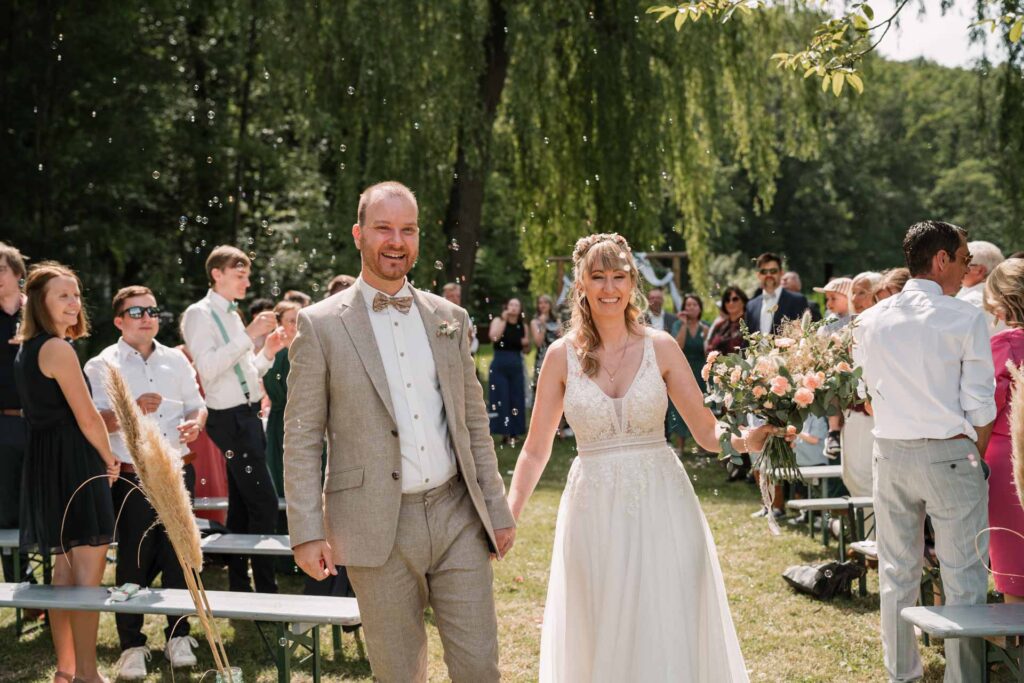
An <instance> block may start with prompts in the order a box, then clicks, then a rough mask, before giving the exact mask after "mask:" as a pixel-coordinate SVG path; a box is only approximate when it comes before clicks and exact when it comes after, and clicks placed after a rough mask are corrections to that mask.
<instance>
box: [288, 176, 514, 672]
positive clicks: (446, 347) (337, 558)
mask: <svg viewBox="0 0 1024 683" xmlns="http://www.w3.org/2000/svg"><path fill="white" fill-rule="evenodd" d="M418 211H419V210H418V207H417V204H416V198H415V197H414V196H413V194H412V192H411V191H410V190H409V188H407V187H405V186H404V185H402V184H400V183H396V182H385V183H379V184H376V185H373V186H371V187H369V188H367V189H366V190H365V191H364V192H363V194H362V195H361V196H360V198H359V211H358V219H359V222H358V223H356V224H355V225H354V226H352V236H353V238H354V239H355V244H356V248H357V249H359V251H360V254H361V258H362V272H361V273H360V275H359V278H358V279H357V280H356V282H355V284H354V285H352V286H351V287H349V288H348V289H346V290H345V291H343V292H340V293H339V294H337V295H336V296H332V297H329V298H328V299H326V300H324V301H321V302H319V303H317V304H315V305H313V306H310V307H308V308H305V309H303V310H302V311H300V312H299V319H298V336H297V337H296V339H295V341H294V343H293V344H292V347H291V352H290V354H289V358H290V360H291V373H290V374H289V376H288V403H287V408H286V409H285V437H284V469H285V492H286V498H287V500H288V530H289V533H290V535H291V542H292V546H293V549H294V553H295V561H296V563H297V564H298V565H299V567H301V568H302V570H303V571H304V572H306V573H307V574H309V575H310V576H311V577H313V578H314V579H323V578H324V577H325V576H326V575H327V574H328V573H331V574H333V573H334V567H335V565H344V566H346V567H347V568H348V575H349V578H350V580H351V582H352V586H353V588H354V589H355V592H356V595H357V596H358V598H359V609H360V612H361V615H362V619H363V627H364V628H365V630H366V642H367V649H368V654H369V657H370V664H371V666H372V668H373V673H374V676H375V677H376V679H377V680H379V681H384V682H385V683H387V682H390V681H396V682H403V683H404V682H405V681H425V680H426V679H427V637H426V629H425V627H424V621H423V611H424V609H425V608H426V607H427V605H430V607H431V608H432V609H433V612H434V617H435V619H436V622H437V627H438V630H439V631H440V635H441V642H442V643H443V645H444V651H445V663H446V664H447V666H448V674H449V677H450V678H451V679H452V680H453V681H456V682H459V681H467V682H468V681H473V682H477V681H497V680H499V678H500V675H499V673H498V635H497V619H496V617H495V611H494V595H493V592H492V578H493V577H492V573H491V566H490V562H489V554H493V555H496V556H497V557H499V558H500V557H502V556H504V555H505V553H507V552H508V551H509V549H510V548H511V547H512V543H513V541H514V539H515V527H514V521H513V519H512V514H511V513H510V512H509V509H508V505H507V504H506V502H505V489H504V484H503V483H502V480H501V477H500V475H499V474H498V463H497V459H496V458H495V455H494V445H493V441H492V440H491V436H490V433H489V429H488V418H487V410H486V408H485V407H484V401H483V391H482V389H481V387H480V384H479V382H478V381H477V378H476V371H475V370H476V368H475V365H474V363H473V359H472V358H471V357H470V355H469V335H468V329H469V324H470V323H469V317H468V316H467V314H466V311H465V310H463V309H461V308H459V307H457V306H454V305H452V304H451V303H449V302H448V301H446V300H444V299H442V298H440V297H438V296H435V295H433V294H430V293H427V292H422V291H419V290H417V289H415V288H413V287H412V285H410V284H409V282H408V280H407V279H406V275H407V273H408V272H409V271H410V270H411V269H412V266H413V264H414V263H415V262H416V257H417V255H418V254H419V240H420V229H419V226H418V223H417V218H418ZM325 434H326V435H327V441H328V462H327V476H326V482H325V484H324V486H323V496H322V497H321V496H320V495H318V494H319V493H320V481H321V478H320V477H321V475H320V460H321V453H322V451H323V439H324V435H325Z"/></svg>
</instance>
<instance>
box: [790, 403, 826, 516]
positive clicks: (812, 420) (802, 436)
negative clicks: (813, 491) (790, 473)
mask: <svg viewBox="0 0 1024 683" xmlns="http://www.w3.org/2000/svg"><path fill="white" fill-rule="evenodd" d="M827 435H828V420H827V419H825V418H824V417H818V416H816V415H808V416H807V419H805V420H804V423H803V426H801V428H800V433H799V434H797V435H796V443H794V444H793V451H794V453H796V464H797V466H798V467H814V466H816V465H827V464H828V459H827V458H826V457H825V437H826V436H827ZM794 488H795V489H796V496H797V497H798V498H805V497H806V496H807V486H806V485H805V484H799V483H798V484H796V485H795V487H794ZM789 523H790V525H792V526H799V525H801V524H806V523H807V511H806V510H801V511H800V514H799V515H797V516H796V517H793V518H792V519H790V520H789Z"/></svg>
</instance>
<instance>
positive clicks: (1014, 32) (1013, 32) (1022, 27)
mask: <svg viewBox="0 0 1024 683" xmlns="http://www.w3.org/2000/svg"><path fill="white" fill-rule="evenodd" d="M1022 33H1024V17H1021V18H1020V19H1018V20H1017V22H1016V23H1015V24H1014V25H1013V28H1011V29H1010V36H1009V38H1010V42H1011V43H1016V42H1017V41H1019V40H1020V36H1021V34H1022Z"/></svg>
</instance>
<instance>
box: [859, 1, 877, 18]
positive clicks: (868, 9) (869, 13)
mask: <svg viewBox="0 0 1024 683" xmlns="http://www.w3.org/2000/svg"><path fill="white" fill-rule="evenodd" d="M860 10H861V11H862V12H864V16H866V17H867V18H868V21H874V19H875V10H873V9H871V5H869V4H867V3H864V5H863V6H861V8H860Z"/></svg>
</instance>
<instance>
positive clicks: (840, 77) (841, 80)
mask: <svg viewBox="0 0 1024 683" xmlns="http://www.w3.org/2000/svg"><path fill="white" fill-rule="evenodd" d="M845 84H846V74H844V73H843V72H842V71H840V72H839V73H837V74H836V75H834V76H833V77H832V94H833V95H835V96H836V97H839V93H841V92H843V85H845Z"/></svg>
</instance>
